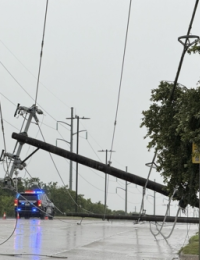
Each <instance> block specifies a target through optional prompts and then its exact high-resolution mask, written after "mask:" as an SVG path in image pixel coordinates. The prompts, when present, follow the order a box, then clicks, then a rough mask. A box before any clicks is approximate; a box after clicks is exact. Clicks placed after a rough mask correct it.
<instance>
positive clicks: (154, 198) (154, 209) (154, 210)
mask: <svg viewBox="0 0 200 260" xmlns="http://www.w3.org/2000/svg"><path fill="white" fill-rule="evenodd" d="M154 181H156V180H155V179H154ZM153 201H154V208H153V214H154V216H155V215H156V192H155V191H154V197H153Z"/></svg>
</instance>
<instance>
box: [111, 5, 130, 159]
mask: <svg viewBox="0 0 200 260" xmlns="http://www.w3.org/2000/svg"><path fill="white" fill-rule="evenodd" d="M131 4H132V0H130V3H129V11H128V21H127V27H126V36H125V43H124V53H123V58H122V66H121V75H120V83H119V91H118V98H117V108H116V114H115V121H114V130H113V137H112V143H111V148H110V150H111V151H112V150H113V144H114V138H115V130H116V125H117V115H118V110H119V101H120V94H121V86H122V78H123V71H124V61H125V54H126V45H127V38H128V29H129V21H130V14H131ZM111 158H112V152H111V153H110V161H111Z"/></svg>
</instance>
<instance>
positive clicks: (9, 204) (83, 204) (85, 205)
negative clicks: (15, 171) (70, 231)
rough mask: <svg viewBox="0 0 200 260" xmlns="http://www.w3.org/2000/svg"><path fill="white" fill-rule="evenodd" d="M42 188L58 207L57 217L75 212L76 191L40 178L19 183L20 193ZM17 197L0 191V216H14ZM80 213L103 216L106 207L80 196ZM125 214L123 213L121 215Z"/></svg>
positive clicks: (6, 191) (11, 193)
mask: <svg viewBox="0 0 200 260" xmlns="http://www.w3.org/2000/svg"><path fill="white" fill-rule="evenodd" d="M34 188H41V189H43V190H44V191H45V192H46V194H47V195H48V197H49V199H50V200H52V202H53V203H54V204H55V206H56V215H57V216H59V215H60V216H61V215H63V213H69V212H75V206H76V204H75V200H76V199H75V198H76V193H75V191H72V190H69V189H68V187H67V186H66V187H64V186H62V187H59V186H58V184H57V182H50V183H48V184H45V183H43V182H41V181H40V179H39V178H32V179H24V180H20V179H19V182H18V192H23V191H25V190H27V189H34ZM15 196H16V192H14V191H11V190H9V189H3V188H1V189H0V216H2V217H3V213H4V212H6V215H7V216H9V217H13V216H14V198H15ZM77 201H78V203H77V204H78V205H79V206H78V207H77V211H78V212H83V213H87V212H90V213H96V214H103V213H104V205H103V204H102V203H101V202H100V201H99V202H96V203H93V202H92V201H91V199H85V198H84V195H82V194H79V195H78V198H77ZM121 212H123V211H121ZM112 213H113V212H112V210H110V209H109V208H108V207H107V208H106V214H112ZM121 214H123V213H121Z"/></svg>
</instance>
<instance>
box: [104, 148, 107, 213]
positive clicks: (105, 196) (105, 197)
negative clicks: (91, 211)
mask: <svg viewBox="0 0 200 260" xmlns="http://www.w3.org/2000/svg"><path fill="white" fill-rule="evenodd" d="M107 164H108V150H107V149H106V165H107ZM106 200H107V173H105V195H104V214H105V213H106Z"/></svg>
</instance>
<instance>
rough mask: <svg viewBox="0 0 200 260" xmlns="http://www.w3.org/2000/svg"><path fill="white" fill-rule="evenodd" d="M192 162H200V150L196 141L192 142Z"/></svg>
mask: <svg viewBox="0 0 200 260" xmlns="http://www.w3.org/2000/svg"><path fill="white" fill-rule="evenodd" d="M192 163H199V164H200V150H199V148H198V146H197V145H196V144H195V143H192Z"/></svg>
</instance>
